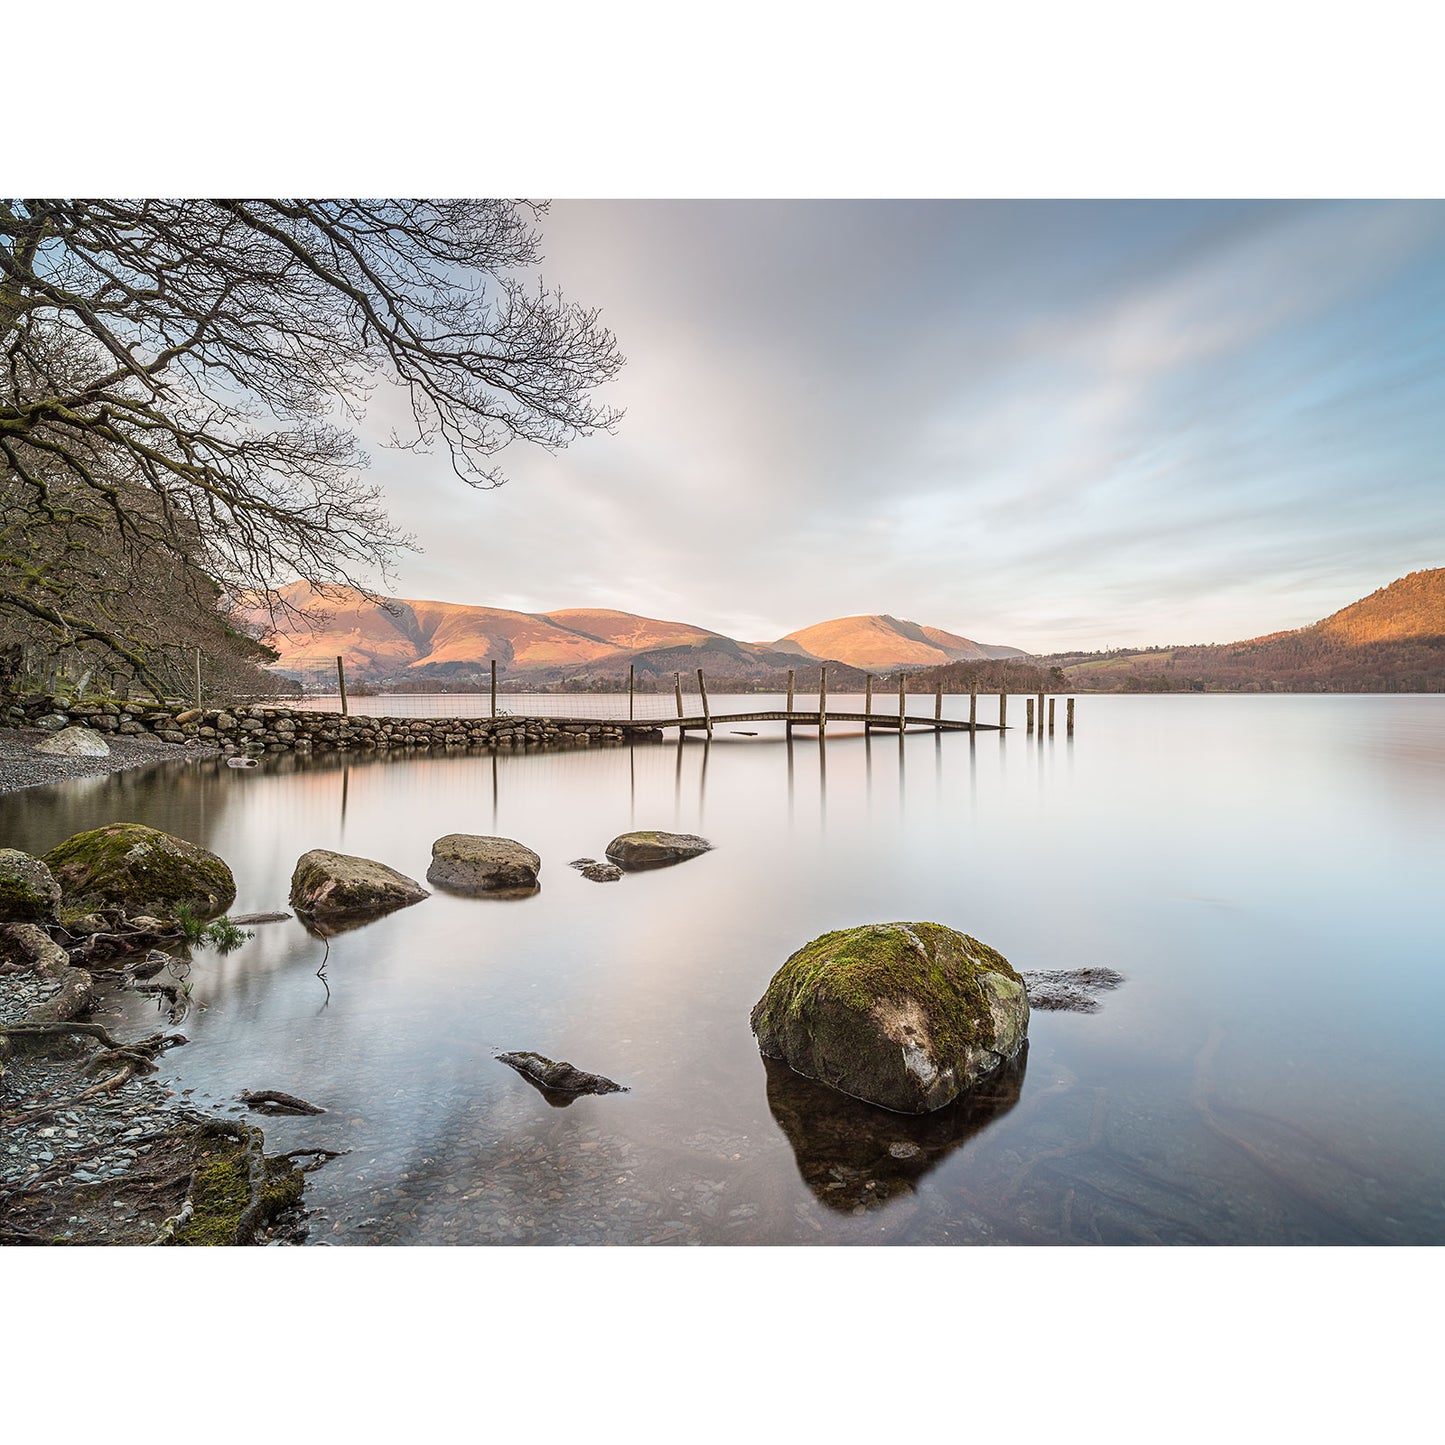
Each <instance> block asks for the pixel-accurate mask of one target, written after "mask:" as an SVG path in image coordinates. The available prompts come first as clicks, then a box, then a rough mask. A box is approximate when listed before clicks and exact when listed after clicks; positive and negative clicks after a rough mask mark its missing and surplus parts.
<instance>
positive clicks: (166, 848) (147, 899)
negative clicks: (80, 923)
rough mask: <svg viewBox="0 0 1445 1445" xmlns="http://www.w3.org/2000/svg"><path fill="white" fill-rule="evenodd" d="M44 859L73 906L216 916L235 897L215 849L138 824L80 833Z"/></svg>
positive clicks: (231, 880)
mask: <svg viewBox="0 0 1445 1445" xmlns="http://www.w3.org/2000/svg"><path fill="white" fill-rule="evenodd" d="M42 861H43V862H44V863H45V864H46V866H47V867H48V868H49V869H50V871H51V873H52V874H54V876H55V881H56V882H57V883H59V884H60V887H61V890H62V892H63V894H64V901H65V904H66V905H67V906H68V907H71V908H75V907H79V908H82V909H84V908H87V907H89V908H95V907H108V906H118V907H122V908H125V909H126V910H128V911H129V912H132V913H139V912H144V913H156V914H159V915H160V916H162V917H172V918H173V917H175V916H176V912H177V910H178V909H179V908H180V907H182V906H186V907H189V908H190V909H191V910H192V911H193V912H194V913H196V914H197V915H198V916H200V917H202V918H213V917H214V916H215V915H216V914H218V913H220V912H222V911H223V910H224V909H226V908H227V907H229V905H230V904H231V902H232V901H233V900H234V898H235V896H236V881H235V879H234V878H233V877H232V876H231V870H230V869H229V868H228V867H227V866H226V865H225V863H224V862H223V861H222V860H221V859H220V858H218V857H216V855H215V854H214V853H212V852H210V851H208V850H207V849H205V848H202V847H200V846H199V845H198V844H195V843H190V842H187V841H186V840H185V839H184V838H175V837H172V836H171V835H170V834H169V833H162V832H160V831H159V830H158V829H156V828H147V827H145V826H144V825H143V824H140V823H111V824H109V825H107V826H106V827H104V828H92V829H90V831H88V832H85V833H77V834H75V835H74V836H73V837H70V838H67V839H66V840H65V842H63V843H61V844H59V845H58V846H57V847H55V848H52V849H51V850H50V852H49V853H47V854H46V855H45V857H44V859H43V860H42Z"/></svg>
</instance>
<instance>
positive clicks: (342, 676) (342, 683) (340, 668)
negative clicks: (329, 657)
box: [336, 657, 349, 717]
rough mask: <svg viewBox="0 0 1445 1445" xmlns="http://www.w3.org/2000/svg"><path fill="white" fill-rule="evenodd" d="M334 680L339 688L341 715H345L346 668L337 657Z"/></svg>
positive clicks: (346, 712)
mask: <svg viewBox="0 0 1445 1445" xmlns="http://www.w3.org/2000/svg"><path fill="white" fill-rule="evenodd" d="M336 682H337V685H338V686H339V687H340V688H341V716H342V717H346V716H347V715H348V711H349V710H348V708H347V706H346V668H345V666H344V665H343V664H342V661H341V659H340V658H339V657H338V658H337V659H336Z"/></svg>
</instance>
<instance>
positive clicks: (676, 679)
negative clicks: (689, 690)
mask: <svg viewBox="0 0 1445 1445" xmlns="http://www.w3.org/2000/svg"><path fill="white" fill-rule="evenodd" d="M672 686H673V690H674V691H675V692H676V693H677V715H678V717H681V716H682V674H681V673H680V672H675V673H673V675H672ZM686 731H687V729H686V728H678V730H677V740H678V742H681V741H682V735H683V734H684V733H685V732H686Z"/></svg>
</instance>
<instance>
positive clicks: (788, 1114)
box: [763, 1046, 1028, 1214]
mask: <svg viewBox="0 0 1445 1445" xmlns="http://www.w3.org/2000/svg"><path fill="white" fill-rule="evenodd" d="M1027 1062H1028V1048H1027V1046H1025V1047H1024V1048H1023V1049H1022V1050H1021V1051H1020V1053H1019V1055H1018V1057H1017V1058H1015V1059H1013V1060H1011V1061H1010V1062H1009V1063H1008V1064H1006V1065H1004V1067H1003V1068H1001V1069H999V1070H998V1071H997V1072H996V1073H994V1074H993V1075H992V1076H990V1078H988V1079H987V1080H985V1081H984V1083H983V1084H981V1085H980V1086H979V1088H977V1089H975V1090H974V1091H973V1092H972V1093H969V1094H965V1095H964V1096H962V1097H961V1098H959V1099H958V1100H957V1101H956V1102H954V1103H952V1104H950V1105H949V1106H948V1107H947V1108H946V1109H935V1110H934V1111H933V1113H931V1114H895V1113H893V1112H892V1111H891V1110H888V1109H879V1108H875V1107H874V1106H873V1105H872V1104H865V1103H863V1102H862V1101H861V1100H859V1099H853V1098H850V1097H849V1096H848V1095H847V1094H841V1093H839V1092H838V1090H837V1089H830V1088H829V1087H828V1086H827V1085H826V1084H820V1083H818V1082H817V1081H816V1080H815V1079H807V1078H804V1077H803V1075H802V1074H799V1073H795V1072H794V1071H793V1070H792V1069H790V1068H789V1067H788V1065H787V1064H785V1063H784V1062H783V1061H782V1060H781V1059H769V1058H764V1059H763V1064H764V1066H765V1067H766V1069H767V1074H768V1108H769V1109H771V1110H772V1114H773V1118H774V1119H775V1120H776V1121H777V1123H778V1127H779V1128H781V1129H782V1131H783V1133H784V1134H785V1135H787V1139H788V1143H789V1144H791V1145H792V1146H793V1156H794V1158H795V1159H796V1161H797V1165H798V1173H799V1174H800V1175H801V1176H802V1179H803V1183H804V1184H806V1185H807V1186H808V1188H809V1189H811V1190H812V1191H813V1194H814V1195H815V1196H816V1197H817V1199H818V1200H819V1201H820V1202H821V1203H823V1204H826V1205H827V1206H828V1208H829V1209H834V1210H837V1211H838V1212H839V1213H842V1214H853V1213H858V1212H861V1211H867V1210H870V1209H880V1208H882V1207H883V1206H884V1205H886V1204H887V1203H888V1202H889V1201H890V1200H893V1199H896V1198H899V1197H900V1196H903V1195H909V1194H912V1193H914V1191H915V1189H916V1187H917V1185H918V1182H919V1180H921V1179H922V1178H923V1176H924V1175H925V1174H928V1173H930V1172H931V1171H932V1170H933V1169H935V1168H937V1167H938V1165H939V1164H941V1163H942V1162H943V1161H944V1160H945V1159H947V1158H948V1156H949V1155H950V1154H952V1153H953V1152H954V1151H955V1150H957V1149H959V1148H960V1147H961V1146H962V1145H964V1144H966V1143H967V1142H968V1141H969V1140H970V1139H972V1138H973V1137H974V1136H975V1135H977V1134H980V1133H982V1132H983V1130H985V1129H986V1128H988V1126H989V1125H990V1124H992V1123H993V1122H994V1120H995V1119H998V1118H1001V1117H1002V1116H1003V1115H1004V1114H1007V1113H1008V1111H1009V1110H1010V1109H1012V1108H1013V1107H1014V1105H1015V1104H1017V1103H1018V1101H1019V1095H1020V1094H1021V1093H1022V1092H1023V1086H1024V1072H1025V1069H1026V1067H1027Z"/></svg>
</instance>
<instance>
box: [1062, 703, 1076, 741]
mask: <svg viewBox="0 0 1445 1445" xmlns="http://www.w3.org/2000/svg"><path fill="white" fill-rule="evenodd" d="M1064 732H1065V733H1066V734H1067V735H1068V736H1069V737H1073V735H1074V700H1073V698H1070V699H1069V701H1068V703H1067V704H1066V705H1065V708H1064Z"/></svg>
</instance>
